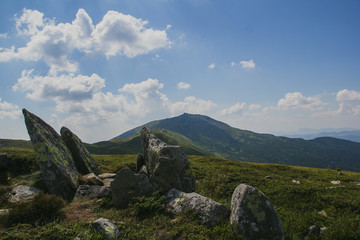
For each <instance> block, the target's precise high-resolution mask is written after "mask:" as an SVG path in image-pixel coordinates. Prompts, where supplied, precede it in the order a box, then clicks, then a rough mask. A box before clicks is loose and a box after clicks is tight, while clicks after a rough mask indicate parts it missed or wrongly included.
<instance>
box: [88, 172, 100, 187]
mask: <svg viewBox="0 0 360 240" xmlns="http://www.w3.org/2000/svg"><path fill="white" fill-rule="evenodd" d="M83 178H85V180H86V181H87V182H90V184H91V185H98V186H104V182H103V181H101V179H100V178H99V177H98V176H96V175H95V174H94V173H88V174H86V175H84V176H83Z"/></svg>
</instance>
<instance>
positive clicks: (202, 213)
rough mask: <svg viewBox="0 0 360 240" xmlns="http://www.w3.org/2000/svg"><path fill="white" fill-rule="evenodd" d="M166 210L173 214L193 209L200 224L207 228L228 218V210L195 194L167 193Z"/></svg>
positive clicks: (172, 191) (172, 190)
mask: <svg viewBox="0 0 360 240" xmlns="http://www.w3.org/2000/svg"><path fill="white" fill-rule="evenodd" d="M166 196H167V199H168V204H167V209H168V210H169V211H170V212H172V213H175V214H178V213H181V212H183V211H185V210H188V209H193V210H194V211H195V212H196V213H197V215H198V217H199V220H200V222H201V224H203V225H205V226H207V227H214V226H215V225H217V224H219V223H221V222H222V221H224V220H225V219H226V218H227V217H228V216H229V210H228V209H227V208H226V207H225V206H224V205H222V204H220V203H218V202H215V201H214V200H212V199H210V198H207V197H204V196H202V195H200V194H197V193H195V192H193V193H184V192H181V191H179V190H177V189H171V190H170V191H169V192H168V193H167V195H166Z"/></svg>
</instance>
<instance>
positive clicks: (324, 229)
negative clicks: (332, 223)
mask: <svg viewBox="0 0 360 240" xmlns="http://www.w3.org/2000/svg"><path fill="white" fill-rule="evenodd" d="M328 230H329V228H327V227H322V228H320V234H323V233H324V232H326V231H328Z"/></svg>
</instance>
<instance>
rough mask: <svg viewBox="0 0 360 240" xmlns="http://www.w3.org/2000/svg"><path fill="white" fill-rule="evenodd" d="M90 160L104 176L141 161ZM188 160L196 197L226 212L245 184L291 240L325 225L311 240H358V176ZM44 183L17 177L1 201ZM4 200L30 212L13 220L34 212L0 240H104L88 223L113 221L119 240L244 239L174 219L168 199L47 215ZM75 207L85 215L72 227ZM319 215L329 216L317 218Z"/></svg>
mask: <svg viewBox="0 0 360 240" xmlns="http://www.w3.org/2000/svg"><path fill="white" fill-rule="evenodd" d="M14 154H15V153H14ZM93 157H94V159H95V160H96V162H97V163H98V165H99V167H100V170H101V172H116V171H118V170H119V169H121V168H123V167H126V166H127V167H130V169H132V170H134V169H135V165H136V155H93ZM189 159H190V161H191V163H192V171H193V174H194V175H195V177H196V179H197V183H196V192H198V193H199V194H201V195H204V196H207V197H210V198H212V199H214V200H215V201H218V202H220V203H222V204H224V205H226V206H227V207H230V202H231V196H232V193H233V191H234V189H235V188H236V186H238V185H239V184H240V183H246V184H249V185H251V186H254V187H256V188H257V189H259V190H261V191H262V192H263V193H264V194H265V195H266V196H267V198H268V199H269V200H270V201H271V202H272V204H273V205H274V207H275V209H276V210H277V212H278V214H279V216H280V219H281V221H282V223H283V226H284V229H285V232H286V235H287V239H304V237H306V236H307V235H308V228H309V227H310V226H312V225H317V226H319V227H323V226H325V227H327V228H328V230H327V231H326V232H324V233H323V234H322V235H321V236H320V237H318V238H317V237H314V236H313V237H310V238H309V239H359V238H360V201H359V199H360V186H359V185H358V184H357V182H360V173H355V172H347V171H341V172H342V174H343V175H339V170H340V169H338V170H331V169H317V168H307V167H293V166H285V165H276V164H262V163H249V162H240V161H231V160H224V159H218V158H214V157H204V156H195V155H193V156H189ZM266 176H270V177H268V178H266ZM39 177H40V175H39V172H33V173H30V174H25V175H20V176H17V177H14V178H12V179H11V180H10V182H9V184H8V185H7V186H1V187H0V195H1V196H4V195H5V194H6V193H7V192H8V191H9V190H10V189H11V186H13V185H14V184H15V183H19V182H21V183H24V182H26V183H28V184H29V185H34V184H36V183H38V178H39ZM292 180H298V181H300V184H294V183H292ZM331 181H340V184H339V185H333V184H331V183H330V182H331ZM339 186H344V187H339ZM333 187H338V188H333ZM47 196H48V197H47V198H49V195H47ZM0 200H1V201H0V209H1V208H9V207H11V208H13V209H16V208H19V209H21V208H23V209H26V210H23V211H18V210H15V211H14V213H12V214H13V215H15V216H21V214H24V213H22V212H31V211H32V213H33V214H32V215H31V216H32V217H31V218H29V219H27V218H26V217H22V218H21V219H27V220H26V221H25V220H20V218H15V217H14V218H13V219H14V220H11V224H9V223H10V222H9V221H8V220H7V221H6V222H9V223H7V224H3V225H1V226H0V239H72V240H73V239H74V238H75V237H79V238H80V239H100V236H99V235H96V234H95V233H94V232H93V231H92V230H91V222H92V221H94V220H95V219H97V218H99V217H105V218H108V219H110V220H111V221H112V222H113V223H115V224H116V225H117V226H118V227H119V229H120V239H241V236H237V235H236V234H235V232H234V230H233V228H232V227H231V226H230V224H229V223H228V222H224V223H223V224H221V225H219V226H217V227H215V228H214V229H208V228H206V227H204V226H202V225H200V224H199V222H198V219H197V216H196V214H195V213H194V212H193V211H187V212H185V213H182V214H180V215H176V216H174V215H171V214H169V213H167V212H166V211H165V205H164V198H163V197H161V196H159V195H156V194H154V195H153V196H151V197H149V198H138V199H137V200H136V201H135V202H134V203H133V204H131V205H130V206H129V207H128V208H127V209H120V210H119V209H115V208H114V207H113V206H112V204H111V200H110V199H108V198H105V199H102V200H101V201H98V202H97V201H93V200H82V201H80V202H76V201H75V202H72V203H65V204H67V206H66V207H65V208H62V207H63V205H62V204H56V201H53V202H55V207H51V205H50V206H48V209H47V210H46V209H45V210H44V212H45V215H44V216H41V214H39V212H37V211H39V209H41V207H45V206H46V205H48V204H47V203H48V202H47V203H44V202H42V203H41V204H39V203H37V205H36V206H35V204H29V205H20V207H19V206H17V207H14V206H10V205H9V204H8V203H6V202H5V199H3V198H1V199H0ZM48 200H49V199H48ZM48 200H45V201H48ZM36 202H39V201H36ZM58 203H59V202H58ZM56 206H57V207H58V208H56ZM76 206H78V212H79V213H80V214H82V215H81V216H80V217H79V218H78V219H76V220H72V218H73V217H74V212H75V210H74V209H75V208H76ZM51 209H54V211H52V210H51ZM55 210H56V211H55ZM321 211H325V213H326V215H327V216H324V214H319V212H321ZM41 212H43V210H41ZM9 216H10V215H9ZM3 222H4V221H3ZM10 225H11V226H10Z"/></svg>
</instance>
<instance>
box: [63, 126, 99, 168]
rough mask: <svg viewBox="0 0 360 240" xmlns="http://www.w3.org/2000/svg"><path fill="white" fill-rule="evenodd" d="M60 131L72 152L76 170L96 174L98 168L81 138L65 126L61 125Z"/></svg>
mask: <svg viewBox="0 0 360 240" xmlns="http://www.w3.org/2000/svg"><path fill="white" fill-rule="evenodd" d="M60 133H61V137H62V139H63V140H64V142H65V144H66V146H67V147H68V149H69V150H70V152H71V154H72V157H73V159H74V161H75V165H76V168H77V170H78V172H80V173H81V174H88V173H95V174H98V173H99V168H98V166H97V164H96V162H95V160H94V159H93V157H92V156H91V155H90V153H89V151H88V150H87V149H86V148H85V147H84V144H83V142H82V141H81V139H80V138H79V137H78V136H76V135H75V134H74V133H73V132H71V131H70V129H68V128H66V127H62V128H61V129H60Z"/></svg>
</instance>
